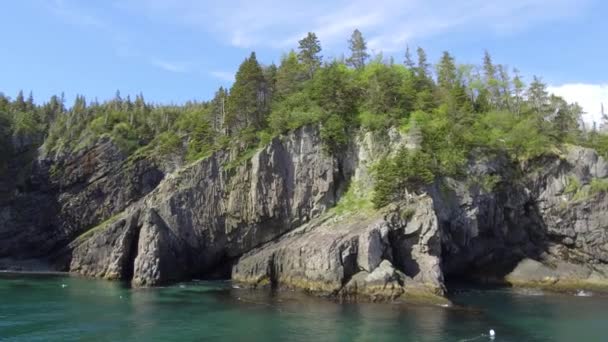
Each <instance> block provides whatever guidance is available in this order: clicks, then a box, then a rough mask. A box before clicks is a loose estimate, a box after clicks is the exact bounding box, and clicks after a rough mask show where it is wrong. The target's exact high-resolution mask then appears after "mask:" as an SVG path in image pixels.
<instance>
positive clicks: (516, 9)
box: [117, 0, 591, 51]
mask: <svg viewBox="0 0 608 342" xmlns="http://www.w3.org/2000/svg"><path fill="white" fill-rule="evenodd" d="M590 1H591V0H494V1H487V0H467V1H452V0H375V1H369V0H351V1H347V0H336V1H331V2H329V1H323V0H311V1H304V2H291V1H282V0H258V1H246V0H227V1H222V2H208V1H196V0H123V1H121V2H120V3H119V4H117V6H119V7H121V8H123V9H125V8H126V9H131V10H132V11H144V12H145V13H146V14H147V15H148V16H149V17H150V18H153V19H155V20H169V21H171V22H173V23H175V24H182V25H188V26H190V27H195V28H199V29H202V30H205V31H207V32H210V33H213V34H216V35H217V36H218V39H219V40H221V41H225V42H227V43H228V44H230V45H232V46H235V47H242V48H249V47H253V46H267V47H274V48H284V47H286V46H294V45H295V44H296V41H297V39H298V38H300V37H302V36H303V35H304V34H305V33H306V32H308V31H314V32H316V33H317V35H318V36H319V38H320V39H321V41H322V43H323V44H324V46H327V47H332V46H335V45H337V44H344V42H345V40H346V38H348V35H349V34H350V33H351V32H352V30H353V29H355V28H359V29H360V30H362V31H363V32H364V34H365V35H366V37H367V38H368V41H369V45H370V48H372V49H375V50H384V51H393V50H397V49H403V45H404V44H405V43H406V42H407V41H409V40H411V39H420V38H424V37H427V36H431V35H436V34H441V33H443V32H446V31H448V30H452V29H471V30H474V29H477V30H479V31H478V32H484V33H485V32H495V33H497V34H506V33H510V32H513V31H519V30H522V29H526V28H527V27H529V26H531V25H535V24H538V23H540V22H545V21H548V20H554V19H559V18H564V17H569V16H573V15H576V14H578V13H581V11H583V10H584V9H585V8H586V5H587V4H588V3H589V2H590Z"/></svg>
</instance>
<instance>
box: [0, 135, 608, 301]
mask: <svg viewBox="0 0 608 342" xmlns="http://www.w3.org/2000/svg"><path fill="white" fill-rule="evenodd" d="M418 144H419V142H418V141H417V139H415V137H407V136H403V135H402V134H400V133H399V132H398V131H397V130H391V131H390V132H389V134H388V135H387V136H386V137H380V136H378V135H375V134H372V133H367V134H364V135H361V136H359V137H357V138H355V139H353V140H352V142H351V144H350V145H349V146H348V148H347V150H346V151H345V152H344V153H343V155H342V156H340V157H337V158H336V157H333V156H330V155H328V154H327V153H325V152H324V151H323V144H322V142H321V139H320V136H319V132H318V129H317V128H315V127H303V128H301V129H299V130H296V131H295V132H292V133H290V134H288V135H286V136H283V137H280V138H275V139H274V140H272V141H271V142H270V144H268V145H267V146H265V147H264V148H262V149H260V150H258V151H256V152H255V154H253V156H252V157H248V158H244V157H242V156H241V155H239V153H237V152H236V151H224V152H218V153H215V154H214V155H212V156H210V157H209V158H207V159H204V160H200V161H197V162H195V163H193V164H191V165H188V166H185V167H180V165H179V161H178V162H177V163H169V162H167V163H165V162H159V161H153V160H150V159H146V158H141V159H136V158H132V159H129V160H127V159H125V156H124V155H123V154H122V153H121V152H120V150H119V149H118V148H117V147H116V146H115V145H114V144H113V143H112V142H111V141H110V140H107V139H102V140H100V141H99V142H98V143H97V144H96V145H95V146H94V147H92V148H90V149H88V150H84V151H82V152H79V153H77V154H76V155H73V156H65V157H62V158H59V159H57V160H53V161H50V160H38V161H37V162H36V163H35V164H34V171H33V172H32V176H31V177H30V179H29V180H28V182H27V187H26V188H23V189H13V188H11V187H10V186H8V185H7V183H6V182H3V183H2V184H0V185H2V187H1V189H0V190H1V191H0V195H3V196H0V258H6V257H10V258H12V259H24V258H32V257H42V258H43V259H44V261H52V262H54V265H55V267H56V268H59V269H66V270H70V271H71V272H75V273H79V274H83V275H87V276H94V277H103V278H108V279H122V280H130V281H131V282H132V284H133V285H134V286H155V285H161V284H166V283H170V282H174V281H179V280H184V279H189V278H191V277H199V276H205V275H209V274H215V273H219V274H223V275H225V276H228V274H231V276H232V278H233V279H234V280H235V281H238V282H242V283H245V284H249V285H251V286H254V287H256V286H271V287H276V288H297V289H304V290H307V291H310V292H315V293H319V294H326V295H333V296H336V297H339V298H342V299H346V300H350V299H353V300H354V299H358V298H367V299H371V300H390V299H394V298H397V297H399V298H408V297H412V296H415V295H417V294H420V293H426V294H430V295H431V296H435V295H441V294H443V293H444V292H445V279H446V278H448V277H451V276H475V277H482V278H484V277H487V278H499V279H505V280H507V281H509V282H512V283H515V284H526V283H538V282H541V283H542V280H543V279H549V280H551V281H550V282H549V283H550V284H560V283H563V284H565V283H566V282H570V283H574V281H575V280H576V281H582V282H590V283H593V284H608V280H607V279H608V270H607V268H608V267H607V266H606V265H607V264H608V228H607V227H608V215H607V214H606V213H607V212H608V195H606V193H605V192H603V191H597V185H598V184H600V183H601V182H608V179H607V176H608V165H607V163H606V161H605V160H604V159H603V158H601V157H599V156H598V155H597V153H595V152H594V151H592V150H589V149H584V148H580V147H572V148H570V149H569V150H568V151H567V153H565V154H564V155H562V156H552V157H544V158H542V159H539V160H535V161H533V162H528V163H527V164H526V165H517V164H513V163H512V162H510V161H509V160H508V158H504V157H500V156H498V157H492V158H483V157H478V158H477V159H476V160H474V161H471V163H470V164H469V165H468V166H467V170H466V174H467V177H466V179H458V180H455V179H450V178H444V179H439V180H437V182H436V183H435V184H433V185H432V186H430V187H429V188H428V189H427V191H426V192H425V193H424V194H422V195H411V196H409V199H407V200H404V202H403V203H395V204H393V205H391V207H389V208H385V209H383V211H373V210H370V211H364V212H354V213H353V212H351V213H349V214H345V215H337V214H336V213H335V212H333V211H329V212H328V209H330V208H331V207H333V206H334V205H335V204H336V202H337V201H338V200H339V199H340V196H341V194H342V193H343V192H344V190H345V188H346V187H347V185H348V184H349V183H350V186H352V187H353V189H354V192H355V193H356V194H359V195H365V194H366V193H367V192H369V191H371V190H370V189H371V186H372V185H373V177H371V173H370V167H371V166H372V165H373V164H374V162H375V161H376V160H377V159H378V158H379V157H381V156H382V155H384V154H387V153H390V152H391V151H393V150H396V149H397V147H398V146H406V147H408V148H415V147H416V146H417V145H418ZM480 155H482V154H480ZM575 183H576V184H578V185H577V187H576V189H574V190H572V189H573V186H572V184H575ZM104 221H105V222H104ZM100 222H103V223H100ZM12 259H11V260H12ZM539 277H540V278H539ZM577 284H579V283H577Z"/></svg>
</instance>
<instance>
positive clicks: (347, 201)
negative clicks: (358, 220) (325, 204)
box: [332, 181, 374, 215]
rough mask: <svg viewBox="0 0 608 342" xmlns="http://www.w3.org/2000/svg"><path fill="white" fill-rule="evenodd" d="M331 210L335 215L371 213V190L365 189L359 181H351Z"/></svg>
mask: <svg viewBox="0 0 608 342" xmlns="http://www.w3.org/2000/svg"><path fill="white" fill-rule="evenodd" d="M332 210H333V212H334V213H336V214H337V215H345V214H350V213H371V212H373V211H374V205H373V203H372V191H371V190H370V189H365V187H364V186H363V185H362V184H361V183H360V182H356V181H353V182H351V184H350V185H349V187H348V190H347V191H346V192H345V193H344V194H343V195H342V197H340V200H339V201H338V203H337V204H336V206H335V207H334V208H333V209H332Z"/></svg>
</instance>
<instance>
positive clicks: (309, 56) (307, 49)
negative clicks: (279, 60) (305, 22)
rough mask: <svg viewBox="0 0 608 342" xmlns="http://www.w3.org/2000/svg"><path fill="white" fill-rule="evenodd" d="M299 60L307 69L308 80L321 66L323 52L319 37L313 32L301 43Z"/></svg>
mask: <svg viewBox="0 0 608 342" xmlns="http://www.w3.org/2000/svg"><path fill="white" fill-rule="evenodd" d="M299 44H300V46H299V47H298V49H299V50H300V52H298V60H299V61H300V62H301V63H302V64H303V65H304V66H305V67H306V70H307V73H308V78H309V79H310V78H312V77H313V75H314V73H315V71H316V70H317V69H318V68H319V67H320V66H321V61H322V59H323V56H321V55H319V53H320V52H321V43H320V42H319V39H318V38H317V35H316V34H314V33H313V32H308V35H307V36H306V37H304V38H302V40H300V41H299Z"/></svg>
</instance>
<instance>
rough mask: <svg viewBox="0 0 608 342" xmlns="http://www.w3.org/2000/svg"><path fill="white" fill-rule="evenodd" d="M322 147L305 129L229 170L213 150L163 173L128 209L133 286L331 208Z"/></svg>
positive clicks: (249, 244)
mask: <svg viewBox="0 0 608 342" xmlns="http://www.w3.org/2000/svg"><path fill="white" fill-rule="evenodd" d="M322 146H323V145H322V143H321V141H320V138H319V136H318V133H317V131H316V130H315V129H313V128H310V127H309V128H303V129H300V130H298V131H296V132H295V133H294V134H291V135H289V136H287V137H284V138H283V139H278V138H277V139H274V140H273V141H272V142H271V143H270V144H269V145H268V146H267V147H266V148H264V149H262V150H259V151H257V152H256V153H255V155H254V156H253V157H252V158H251V159H250V160H248V161H246V162H244V163H243V164H242V165H239V166H236V167H235V168H234V169H232V170H226V169H225V165H227V163H229V161H230V158H231V155H229V154H227V153H216V154H214V155H213V156H211V157H209V158H208V159H206V160H203V161H200V162H197V163H195V164H193V165H191V166H188V167H186V168H184V169H182V170H180V171H179V172H177V173H174V174H171V175H170V176H168V177H166V178H165V179H164V181H163V182H162V183H160V185H159V186H158V187H157V188H156V189H155V190H154V191H152V192H151V193H150V194H148V195H147V196H145V197H144V198H143V199H142V200H141V201H140V202H138V203H136V204H134V205H133V206H132V209H131V211H130V214H128V215H129V217H128V220H131V221H133V222H135V221H137V222H138V223H137V227H138V228H137V229H138V231H139V233H138V236H139V242H138V244H137V251H136V252H133V251H130V250H123V251H122V253H123V254H129V255H133V254H135V255H136V257H135V259H134V261H133V262H134V267H133V275H132V276H133V284H134V285H136V286H152V285H158V284H163V283H167V282H171V281H176V280H180V279H187V278H188V277H191V276H194V275H200V274H203V273H205V272H209V271H211V270H212V269H214V268H216V267H218V266H219V265H220V264H222V263H229V262H230V260H231V259H232V258H235V257H238V256H240V255H241V254H243V253H245V252H247V251H249V250H251V249H253V248H254V247H257V246H259V245H261V244H263V243H265V242H269V241H271V240H272V239H274V238H276V237H278V236H280V235H282V234H284V233H286V232H288V231H289V230H291V229H293V228H295V227H297V226H299V225H301V224H302V223H304V222H306V221H308V220H309V219H310V218H312V217H315V216H318V215H319V214H320V213H322V212H324V211H325V210H326V209H327V208H329V207H331V206H333V205H334V203H335V201H336V194H337V192H338V191H339V190H340V187H341V186H342V185H341V182H342V178H341V177H342V176H341V175H340V173H339V170H338V162H337V161H336V160H335V159H334V158H333V157H331V156H329V155H328V154H327V153H325V152H324V151H323V150H322ZM232 158H234V156H232ZM134 208H137V210H135V209H134ZM100 234H102V233H100ZM89 251H90V253H91V254H93V257H91V256H88V255H86V254H85V255H81V254H74V257H73V258H72V261H71V269H72V270H79V269H82V268H83V267H86V266H85V265H82V264H83V263H87V262H90V261H91V260H93V261H92V262H96V261H94V259H95V255H96V253H97V251H96V249H90V250H89ZM126 276H129V274H123V275H122V276H121V277H122V278H124V277H126Z"/></svg>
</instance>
